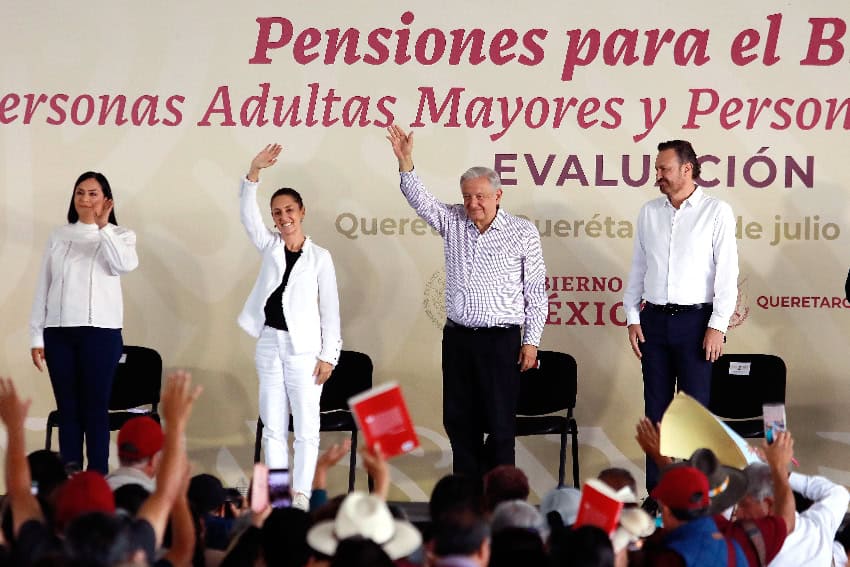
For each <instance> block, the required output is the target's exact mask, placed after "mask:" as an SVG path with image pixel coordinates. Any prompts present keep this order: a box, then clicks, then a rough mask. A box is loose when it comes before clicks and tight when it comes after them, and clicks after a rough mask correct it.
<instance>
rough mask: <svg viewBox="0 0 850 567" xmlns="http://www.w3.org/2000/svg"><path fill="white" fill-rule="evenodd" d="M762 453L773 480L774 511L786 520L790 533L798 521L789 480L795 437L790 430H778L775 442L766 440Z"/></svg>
mask: <svg viewBox="0 0 850 567" xmlns="http://www.w3.org/2000/svg"><path fill="white" fill-rule="evenodd" d="M762 453H763V454H764V458H765V460H766V461H767V464H768V466H769V467H770V475H771V479H772V480H773V513H774V515H776V516H779V517H781V518H782V519H784V520H785V526H786V527H787V528H788V533H789V534H790V533H791V532H793V531H794V525H795V523H796V514H795V512H796V509H795V503H794V493H793V492H792V490H791V485H790V484H789V482H788V475H789V474H790V472H791V471H790V468H791V461H792V460H793V459H794V438H793V437H791V433H790V432H788V431H778V432H776V433H775V434H774V439H773V443H770V444H768V443H767V441H765V442H764V445H762Z"/></svg>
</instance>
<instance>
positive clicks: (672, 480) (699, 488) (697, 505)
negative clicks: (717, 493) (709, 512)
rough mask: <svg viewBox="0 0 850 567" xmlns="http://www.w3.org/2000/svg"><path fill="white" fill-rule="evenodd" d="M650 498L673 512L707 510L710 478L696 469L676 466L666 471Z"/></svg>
mask: <svg viewBox="0 0 850 567" xmlns="http://www.w3.org/2000/svg"><path fill="white" fill-rule="evenodd" d="M650 496H652V497H653V498H655V499H656V500H658V501H659V502H661V503H662V504H664V505H665V506H667V507H668V508H670V509H673V510H688V511H697V510H702V509H704V508H705V509H707V508H708V505H709V503H710V500H709V498H708V478H707V477H706V476H705V474H703V473H702V472H701V471H700V470H699V469H696V468H694V467H689V466H685V467H682V466H674V467H671V468H668V469H667V470H666V471H664V474H663V475H662V476H661V481H660V482H659V483H658V486H656V487H655V488H654V489H653V490H652V493H651V494H650Z"/></svg>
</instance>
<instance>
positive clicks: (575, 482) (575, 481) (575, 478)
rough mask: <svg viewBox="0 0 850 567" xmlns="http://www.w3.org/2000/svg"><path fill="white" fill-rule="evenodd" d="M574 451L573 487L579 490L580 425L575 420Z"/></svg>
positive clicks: (573, 426)
mask: <svg viewBox="0 0 850 567" xmlns="http://www.w3.org/2000/svg"><path fill="white" fill-rule="evenodd" d="M572 428H573V429H572V431H573V433H572V445H573V447H572V451H573V486H575V487H576V488H579V474H578V424H577V423H576V422H575V420H573V423H572Z"/></svg>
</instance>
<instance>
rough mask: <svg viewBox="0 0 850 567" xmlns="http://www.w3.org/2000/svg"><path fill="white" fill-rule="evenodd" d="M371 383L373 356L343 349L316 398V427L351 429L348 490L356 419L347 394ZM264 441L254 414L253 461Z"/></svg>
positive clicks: (354, 458) (353, 464)
mask: <svg viewBox="0 0 850 567" xmlns="http://www.w3.org/2000/svg"><path fill="white" fill-rule="evenodd" d="M371 387H372V359H371V358H369V355H367V354H363V353H362V352H356V351H353V350H344V351H342V352H341V353H340V355H339V362H338V363H337V365H336V367H335V368H334V371H333V374H331V377H330V379H329V380H328V381H327V382H325V385H324V387H323V388H322V398H321V400H320V401H319V412H320V413H319V418H320V420H321V425H320V426H319V431H349V432H351V458H350V460H349V467H348V491H349V492H351V491H353V490H354V480H355V475H354V471H355V467H356V466H357V423H356V422H355V421H354V416H353V415H352V413H351V411H350V410H349V408H348V398H350V397H352V396H354V395H355V394H359V393H360V392H363V391H364V390H368V389H369V388H371ZM293 430H294V427H293V421H292V416H291V415H290V416H289V431H293ZM262 442H263V420H262V419H260V418H259V417H258V418H257V434H256V438H255V440H254V462H255V463H257V462H259V461H260V450H261V447H262Z"/></svg>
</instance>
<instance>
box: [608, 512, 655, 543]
mask: <svg viewBox="0 0 850 567" xmlns="http://www.w3.org/2000/svg"><path fill="white" fill-rule="evenodd" d="M654 531H655V522H654V521H653V519H652V516H650V515H649V514H647V513H646V512H644V511H643V510H641V509H640V508H623V510H622V511H621V512H620V523H619V525H618V526H617V529H616V530H614V533H613V534H612V535H611V546H612V547H613V548H614V553H617V552H619V551H620V550H621V549H623V548H624V547H626V546H627V545H628V544H630V543H633V542H636V541H637V540H639V539H641V538H644V537H649V536H651V535H652V533H653V532H654Z"/></svg>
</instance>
